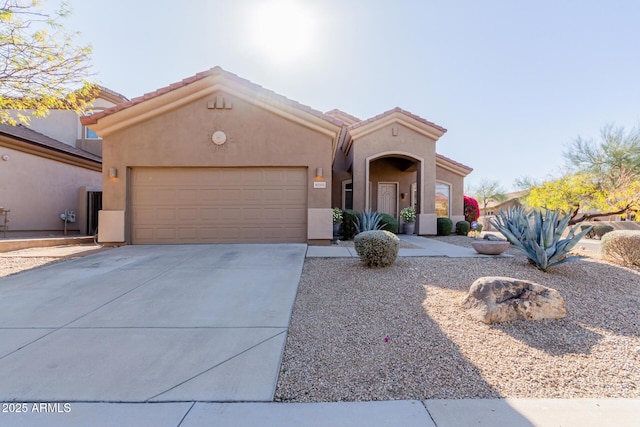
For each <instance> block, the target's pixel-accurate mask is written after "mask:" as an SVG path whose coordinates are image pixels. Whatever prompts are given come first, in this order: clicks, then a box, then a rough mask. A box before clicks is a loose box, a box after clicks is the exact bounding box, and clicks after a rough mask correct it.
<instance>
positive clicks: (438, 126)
mask: <svg viewBox="0 0 640 427" xmlns="http://www.w3.org/2000/svg"><path fill="white" fill-rule="evenodd" d="M393 113H402V114H404V115H406V116H409V117H411V118H412V119H415V120H417V121H419V122H421V123H424V124H425V125H427V126H431V127H434V128H436V129H438V130H439V131H441V132H446V131H447V130H446V129H445V128H443V127H442V126H440V125H437V124H435V123H433V122H430V121H428V120H426V119H423V118H422V117H420V116H417V115H415V114H413V113H410V112H409V111H407V110H403V109H402V108H400V107H396V108H393V109H391V110H389V111H385V112H384V113H382V114H378V115H377V116H374V117H371V118H370V119H367V120H364V121H361V122H358V123H354V124H352V125H351V126H349V129H357V128H359V127H361V126H364V125H367V124H369V123H371V122H375V121H376V120H380V119H382V118H384V117H386V116H389V115H391V114H393Z"/></svg>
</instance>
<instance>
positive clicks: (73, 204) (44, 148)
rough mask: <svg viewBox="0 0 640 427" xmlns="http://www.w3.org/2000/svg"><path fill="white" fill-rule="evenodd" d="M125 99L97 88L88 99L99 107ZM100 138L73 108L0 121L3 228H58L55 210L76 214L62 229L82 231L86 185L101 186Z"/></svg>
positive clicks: (61, 223)
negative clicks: (6, 221) (96, 95)
mask: <svg viewBox="0 0 640 427" xmlns="http://www.w3.org/2000/svg"><path fill="white" fill-rule="evenodd" d="M124 101H126V98H124V97H122V96H121V95H117V94H115V93H114V92H111V91H109V90H108V89H105V88H101V91H100V95H99V98H98V99H96V100H95V101H94V102H93V105H94V107H93V108H94V111H102V110H103V109H105V108H109V107H112V106H114V105H116V104H117V103H121V102H124ZM101 145H102V143H101V140H100V139H99V138H98V137H97V135H95V134H94V133H92V132H91V131H88V130H87V129H86V128H85V127H84V126H82V124H81V123H80V118H79V116H78V114H76V113H75V112H74V111H63V110H53V111H51V113H50V115H49V116H47V117H44V118H32V119H31V122H30V125H29V126H28V127H27V126H25V125H22V124H20V125H17V126H11V125H0V207H3V208H5V209H9V210H10V212H9V214H8V216H9V220H10V221H9V224H8V229H9V231H20V232H25V231H28V232H51V231H61V230H63V229H64V225H65V224H64V221H63V220H62V219H61V218H60V214H62V213H64V212H65V210H67V211H73V212H75V214H76V221H75V222H74V223H69V224H67V230H70V231H80V232H82V233H87V232H91V230H88V228H87V225H88V216H87V206H86V203H87V201H86V200H85V199H86V190H89V191H99V190H101V188H102V173H101V172H102V161H101V156H100V155H101Z"/></svg>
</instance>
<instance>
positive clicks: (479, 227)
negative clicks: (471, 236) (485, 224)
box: [476, 223, 482, 234]
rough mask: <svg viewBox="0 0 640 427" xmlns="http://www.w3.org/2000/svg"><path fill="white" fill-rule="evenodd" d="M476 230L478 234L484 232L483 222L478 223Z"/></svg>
mask: <svg viewBox="0 0 640 427" xmlns="http://www.w3.org/2000/svg"><path fill="white" fill-rule="evenodd" d="M476 232H477V233H478V234H480V233H482V224H480V223H478V227H476Z"/></svg>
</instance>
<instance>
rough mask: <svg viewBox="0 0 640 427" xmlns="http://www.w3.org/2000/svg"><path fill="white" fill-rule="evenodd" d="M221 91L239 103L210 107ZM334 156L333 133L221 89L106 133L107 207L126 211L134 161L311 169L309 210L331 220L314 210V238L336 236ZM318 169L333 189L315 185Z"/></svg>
mask: <svg viewBox="0 0 640 427" xmlns="http://www.w3.org/2000/svg"><path fill="white" fill-rule="evenodd" d="M216 97H224V100H225V103H231V105H232V108H231V109H209V108H207V105H208V103H209V102H214V101H215V100H216ZM215 131H223V132H225V134H226V135H227V142H226V143H225V144H224V145H222V146H216V145H214V144H213V143H212V142H211V135H212V134H213V132H215ZM331 158H332V139H331V138H330V137H328V136H326V135H323V134H321V133H319V132H317V131H314V130H311V129H308V128H306V127H304V126H303V125H301V124H299V123H294V122H293V121H290V120H287V119H285V118H283V117H281V116H279V115H276V114H275V113H273V112H270V111H267V110H265V109H262V108H260V107H257V106H255V105H253V104H251V103H249V102H246V101H244V100H242V99H240V98H238V97H234V96H231V95H229V94H226V93H223V92H215V93H213V94H211V95H208V96H205V97H203V98H200V99H198V100H195V101H193V102H192V103H190V104H187V105H184V106H182V107H180V108H178V109H175V110H173V111H169V112H167V113H164V114H162V115H159V116H156V117H153V118H151V119H149V120H146V121H143V122H140V123H137V124H134V125H132V126H130V127H127V128H124V129H121V130H119V131H116V132H114V133H112V134H109V135H107V136H106V137H104V141H103V180H104V186H103V209H105V210H125V211H126V209H127V188H128V183H127V173H126V171H127V169H128V168H131V167H136V166H156V167H158V166H160V167H161V166H171V167H189V166H200V167H245V166H297V167H300V166H303V167H307V168H308V183H309V184H308V185H309V188H308V204H307V208H308V209H309V210H310V211H311V210H312V209H325V214H326V216H327V217H328V218H329V222H328V223H327V221H326V219H322V218H321V219H319V220H318V222H319V224H316V223H315V222H314V221H313V219H314V218H318V217H319V214H318V211H313V214H312V215H311V216H312V217H313V218H310V220H311V222H312V223H310V224H309V230H311V231H312V233H311V234H312V235H313V238H315V239H319V238H320V237H318V236H321V235H324V236H325V237H326V238H327V239H330V238H331V235H332V231H331V223H330V215H331V210H330V207H331V188H332V183H331V163H332V161H331V160H332V159H331ZM113 167H115V168H117V169H118V179H117V180H109V176H108V174H109V169H110V168H113ZM316 168H322V169H323V172H324V180H325V181H326V182H327V186H326V188H323V189H317V188H314V187H313V183H314V181H315V177H316V176H315V173H316ZM320 217H321V215H320ZM325 223H326V224H325ZM319 228H320V230H319ZM325 228H326V230H325V231H324V232H322V230H324V229H325Z"/></svg>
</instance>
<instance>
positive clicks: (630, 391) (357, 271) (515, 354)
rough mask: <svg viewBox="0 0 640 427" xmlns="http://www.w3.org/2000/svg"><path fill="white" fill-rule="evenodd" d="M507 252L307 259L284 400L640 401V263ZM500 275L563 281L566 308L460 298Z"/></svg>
mask: <svg viewBox="0 0 640 427" xmlns="http://www.w3.org/2000/svg"><path fill="white" fill-rule="evenodd" d="M438 239H439V240H443V241H445V242H447V243H452V244H460V245H464V246H467V245H470V244H471V239H470V238H468V237H462V236H450V237H442V238H438ZM509 253H512V254H514V255H515V256H514V257H502V258H490V259H487V258H459V259H452V258H399V259H398V260H397V261H396V263H395V264H394V265H393V266H392V267H390V268H385V269H369V268H366V267H364V266H362V265H361V264H360V262H359V260H358V259H319V258H315V259H307V260H306V262H305V266H304V270H303V274H302V280H301V283H300V287H299V290H298V295H297V298H296V302H295V305H294V311H293V316H292V321H291V325H290V330H289V336H288V339H287V344H286V349H285V353H284V357H283V362H282V368H281V372H280V377H279V380H278V385H277V389H276V394H275V397H276V400H278V401H294V402H319V401H362V400H364V401H367V400H394V399H432V398H497V397H522V398H524V397H528V398H587V397H626V398H640V269H631V268H625V267H620V266H616V265H613V264H608V263H605V262H602V261H600V260H597V259H595V258H585V259H582V260H580V261H577V262H572V263H567V264H563V265H560V266H557V267H556V268H555V269H553V270H551V271H550V272H548V273H544V272H541V271H539V270H537V269H536V268H535V267H533V266H531V265H529V263H528V261H527V259H526V257H524V256H522V255H520V254H519V252H517V251H515V250H513V249H509ZM493 275H501V276H511V277H515V278H520V279H528V280H533V281H535V282H538V283H540V284H542V285H545V286H549V287H552V288H555V289H558V290H559V291H560V293H561V294H562V295H563V297H564V298H565V302H566V307H567V311H568V314H567V317H566V318H565V319H561V320H544V321H536V322H511V323H506V324H501V325H493V326H489V325H485V324H482V323H478V322H476V321H474V320H472V319H471V318H470V317H469V316H468V315H467V314H466V312H465V311H464V310H463V309H461V307H460V305H459V304H460V301H461V300H462V298H463V297H464V295H465V294H466V292H467V290H468V288H469V286H470V285H471V283H473V281H475V280H476V279H477V278H478V277H481V276H493Z"/></svg>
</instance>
